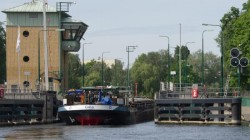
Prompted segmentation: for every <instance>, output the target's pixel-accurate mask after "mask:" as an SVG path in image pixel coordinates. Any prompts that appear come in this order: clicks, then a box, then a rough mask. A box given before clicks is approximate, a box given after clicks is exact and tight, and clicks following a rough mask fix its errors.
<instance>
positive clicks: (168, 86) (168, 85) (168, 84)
mask: <svg viewBox="0 0 250 140" xmlns="http://www.w3.org/2000/svg"><path fill="white" fill-rule="evenodd" d="M160 37H166V38H167V39H168V65H167V66H168V83H167V88H168V89H169V88H170V55H169V37H168V36H163V35H160Z"/></svg>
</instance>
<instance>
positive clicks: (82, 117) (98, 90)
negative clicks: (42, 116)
mask: <svg viewBox="0 0 250 140" xmlns="http://www.w3.org/2000/svg"><path fill="white" fill-rule="evenodd" d="M63 104H64V105H63V106H62V107H59V109H58V116H59V118H60V119H61V120H62V121H64V122H66V124H80V125H102V124H108V125H126V124H135V123H140V122H146V121H153V119H154V101H153V100H152V99H148V98H139V97H132V94H131V92H130V91H129V90H126V88H125V87H113V86H112V87H85V88H83V89H82V90H73V91H69V92H68V93H67V95H66V97H65V99H64V103H63Z"/></svg>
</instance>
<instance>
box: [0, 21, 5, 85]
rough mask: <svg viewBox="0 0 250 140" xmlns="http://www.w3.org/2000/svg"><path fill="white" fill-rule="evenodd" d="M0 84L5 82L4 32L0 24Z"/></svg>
mask: <svg viewBox="0 0 250 140" xmlns="http://www.w3.org/2000/svg"><path fill="white" fill-rule="evenodd" d="M0 56H1V59H0V84H4V82H5V81H6V32H5V30H4V28H3V22H0Z"/></svg>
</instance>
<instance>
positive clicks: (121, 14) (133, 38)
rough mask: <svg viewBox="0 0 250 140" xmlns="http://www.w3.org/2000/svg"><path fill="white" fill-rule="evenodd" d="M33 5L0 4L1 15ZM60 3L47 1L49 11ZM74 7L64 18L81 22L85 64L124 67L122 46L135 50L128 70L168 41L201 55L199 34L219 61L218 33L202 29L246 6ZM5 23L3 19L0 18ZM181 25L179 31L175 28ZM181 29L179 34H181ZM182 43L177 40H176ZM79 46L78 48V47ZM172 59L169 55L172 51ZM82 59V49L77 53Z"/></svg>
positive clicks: (220, 0) (119, 3)
mask: <svg viewBox="0 0 250 140" xmlns="http://www.w3.org/2000/svg"><path fill="white" fill-rule="evenodd" d="M30 1H32V0H8V1H6V2H4V3H1V5H0V10H1V11H3V10H4V9H8V8H11V7H15V6H18V5H22V4H23V3H25V2H30ZM62 1H63V2H65V0H61V1H60V0H48V3H49V5H51V6H55V5H56V2H62ZM67 2H76V4H72V5H71V6H70V11H69V14H70V15H71V16H72V17H73V18H74V19H77V20H81V21H83V22H84V23H86V24H87V25H89V28H88V30H87V32H86V34H85V35H84V38H85V42H84V43H92V44H85V46H84V50H85V53H84V58H85V60H90V59H98V57H101V56H102V53H103V52H107V51H108V52H110V53H105V54H104V59H116V58H119V59H120V60H121V61H123V62H124V66H126V65H127V52H126V46H135V45H137V46H138V47H137V48H136V49H135V50H134V52H131V53H130V54H129V55H130V64H131V63H133V62H134V60H135V59H136V58H137V57H138V56H139V55H140V54H142V53H148V52H151V51H159V50H161V49H167V43H168V41H167V38H162V37H159V35H166V36H169V38H170V46H171V47H176V45H180V44H182V45H185V44H186V43H187V42H195V43H192V44H188V48H189V49H190V50H191V52H195V51H197V50H199V49H201V40H202V31H203V30H207V29H212V30H214V31H212V32H205V34H204V42H205V43H204V44H205V45H204V47H205V52H209V51H212V52H213V53H214V54H216V55H220V51H219V48H218V47H217V46H218V45H217V44H216V42H215V41H214V39H215V38H216V37H217V35H218V33H219V31H220V28H219V27H206V26H202V23H210V24H220V19H221V18H222V16H223V15H224V14H225V13H226V12H228V11H229V10H230V8H231V7H232V6H234V7H237V8H239V9H240V10H241V9H242V4H243V3H245V2H247V0H75V1H71V0H68V1H67ZM0 20H1V21H5V20H6V15H5V14H4V13H1V14H0ZM180 25H181V26H180ZM180 27H181V32H180ZM180 38H181V39H180ZM82 43H83V42H82ZM170 52H171V53H173V52H174V49H173V48H171V49H170ZM78 53H79V56H80V58H82V49H81V50H80V51H79V52H78Z"/></svg>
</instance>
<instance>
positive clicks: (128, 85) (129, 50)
mask: <svg viewBox="0 0 250 140" xmlns="http://www.w3.org/2000/svg"><path fill="white" fill-rule="evenodd" d="M136 47H137V46H127V48H126V52H128V67H127V88H128V89H130V84H129V52H133V51H134V50H135V48H136Z"/></svg>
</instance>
